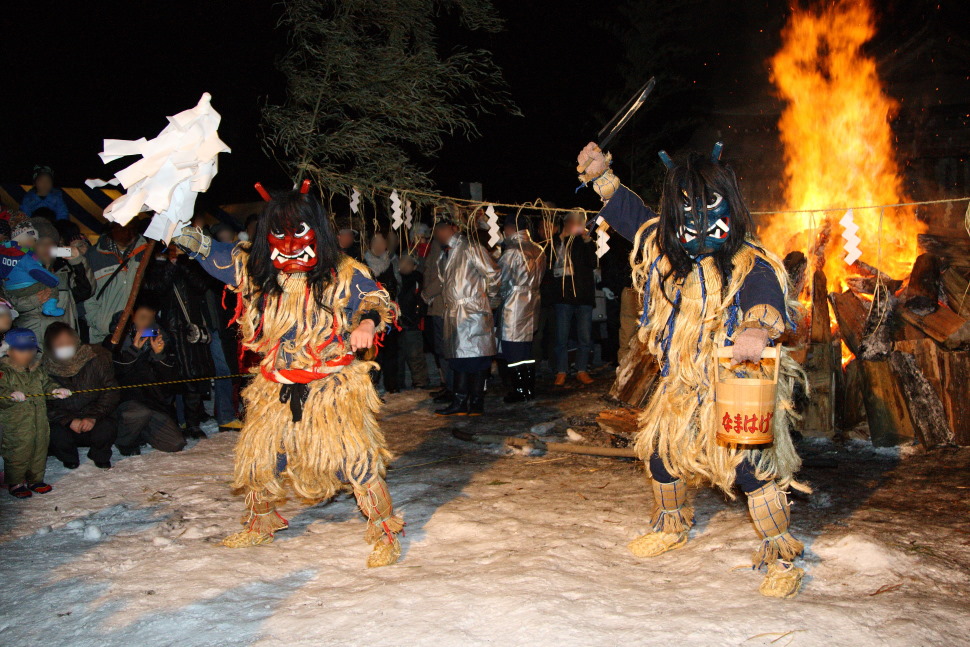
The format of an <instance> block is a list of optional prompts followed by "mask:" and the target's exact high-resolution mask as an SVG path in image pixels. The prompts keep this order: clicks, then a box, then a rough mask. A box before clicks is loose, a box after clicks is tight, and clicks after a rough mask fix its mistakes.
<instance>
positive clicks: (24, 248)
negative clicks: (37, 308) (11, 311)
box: [0, 220, 64, 317]
mask: <svg viewBox="0 0 970 647" xmlns="http://www.w3.org/2000/svg"><path fill="white" fill-rule="evenodd" d="M37 238H38V236H37V229H35V228H34V226H33V224H32V223H31V222H30V220H23V221H21V222H20V223H19V224H17V225H16V227H14V230H13V240H12V241H10V242H9V243H3V245H0V278H2V279H3V289H4V291H5V292H6V293H7V294H8V295H9V296H10V297H11V298H12V299H13V298H14V297H16V296H18V295H21V294H22V295H33V294H36V293H37V292H40V291H41V290H43V289H44V288H56V287H57V286H58V285H60V279H58V278H57V277H56V276H54V275H53V274H51V273H50V272H49V271H47V268H45V267H44V266H43V265H42V264H41V262H40V261H39V260H37V255H36V254H35V253H34V250H33V247H34V245H36V244H37ZM14 300H16V299H14ZM42 312H43V313H44V314H45V315H47V316H48V317H60V316H62V315H63V314H64V310H63V309H62V308H59V307H57V297H54V296H52V297H50V298H49V299H47V300H46V301H45V302H44V306H43V309H42Z"/></svg>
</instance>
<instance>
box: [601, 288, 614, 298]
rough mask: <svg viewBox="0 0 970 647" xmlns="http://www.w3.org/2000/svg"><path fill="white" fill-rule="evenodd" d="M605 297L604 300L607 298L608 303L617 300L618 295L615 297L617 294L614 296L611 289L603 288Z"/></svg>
mask: <svg viewBox="0 0 970 647" xmlns="http://www.w3.org/2000/svg"><path fill="white" fill-rule="evenodd" d="M603 297H604V298H605V299H606V300H607V301H612V300H613V299H615V298H616V295H615V294H613V290H611V289H609V288H603Z"/></svg>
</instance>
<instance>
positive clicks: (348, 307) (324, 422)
mask: <svg viewBox="0 0 970 647" xmlns="http://www.w3.org/2000/svg"><path fill="white" fill-rule="evenodd" d="M308 188H309V184H308V183H304V185H303V187H302V188H301V190H299V191H290V192H286V193H282V194H277V195H274V196H270V195H269V193H267V192H266V191H265V190H264V189H263V188H262V187H261V186H259V185H257V189H259V190H260V192H261V193H262V194H263V197H264V199H266V200H267V201H268V204H267V205H266V209H265V211H264V212H263V214H262V215H261V216H260V218H259V223H258V225H257V227H256V235H255V236H254V238H253V240H252V241H251V242H244V243H238V244H233V243H221V242H219V241H215V240H212V239H210V238H209V237H208V236H206V235H204V234H203V233H202V230H201V229H197V228H191V227H187V228H185V229H183V230H182V232H181V234H179V235H178V236H177V237H176V238H175V239H174V242H175V243H176V244H177V245H178V246H179V247H180V248H181V249H183V250H184V251H186V252H187V253H188V254H189V255H190V256H191V257H192V258H194V259H196V260H197V261H198V262H199V263H201V265H202V267H204V268H205V269H206V271H207V272H209V274H211V275H212V276H214V277H215V278H217V279H219V280H221V281H222V282H223V283H225V284H226V285H227V286H229V288H231V289H233V290H235V291H236V292H238V294H239V299H238V304H239V305H238V309H237V311H236V318H237V320H238V321H239V324H240V331H241V335H242V340H241V341H242V345H243V347H244V348H245V349H246V350H250V351H253V352H255V353H257V354H259V355H260V356H261V361H260V364H259V368H258V370H257V371H256V373H255V375H254V376H253V379H252V381H251V382H250V383H249V384H248V385H247V386H246V387H245V389H244V390H243V392H242V397H243V400H244V401H245V404H246V416H245V420H244V422H243V427H242V430H241V432H240V436H239V442H238V443H237V445H236V460H235V475H234V479H233V488H234V489H235V490H236V491H237V492H239V493H241V494H244V495H245V497H246V507H247V510H246V514H245V516H244V518H243V529H242V530H241V531H240V532H237V533H234V534H232V535H230V536H229V537H227V538H226V539H225V540H223V544H224V545H226V546H229V547H232V548H241V547H245V546H255V545H259V544H265V543H269V542H271V541H273V536H274V534H275V533H276V532H277V531H279V530H282V529H285V528H286V527H287V522H286V520H285V519H283V517H281V516H280V515H279V513H278V512H277V511H276V509H277V507H278V506H279V505H280V504H281V503H282V502H283V501H285V499H286V496H287V490H288V489H289V490H292V491H293V492H294V493H295V494H296V496H297V497H298V498H299V499H301V500H302V501H303V502H304V503H307V504H311V505H312V504H314V503H317V502H320V501H325V500H327V499H329V498H331V497H333V496H334V495H335V494H336V493H337V492H338V491H340V490H341V489H344V488H348V489H351V490H352V491H353V493H354V495H355V496H356V497H357V503H358V505H359V506H360V509H361V512H363V514H364V516H365V517H367V532H366V534H365V540H366V541H367V543H369V544H372V545H373V549H372V552H371V554H370V556H369V558H368V560H367V565H368V566H371V567H374V566H387V565H390V564H393V563H395V562H396V561H397V560H398V558H399V557H400V555H401V545H400V543H399V541H398V537H397V536H398V534H399V533H400V532H401V531H402V529H403V525H404V523H403V521H402V520H401V518H400V517H399V516H396V515H395V514H394V511H393V507H392V504H391V497H390V494H389V493H388V490H387V485H386V484H385V482H384V474H385V471H386V463H387V460H388V459H389V457H390V453H389V452H388V450H387V446H386V442H385V440H384V435H383V434H382V433H381V430H380V428H379V426H378V424H377V411H378V408H379V407H380V398H379V397H378V395H377V392H376V391H375V390H374V385H373V383H372V381H371V377H370V372H371V370H372V369H373V368H376V364H375V363H373V362H369V361H363V360H361V359H360V358H359V357H358V356H357V351H359V350H363V349H368V348H371V347H372V346H373V344H374V338H375V336H376V335H379V334H380V333H381V332H382V331H384V330H385V329H386V327H387V326H388V325H390V324H391V322H392V319H393V311H392V304H391V300H390V296H389V295H388V292H387V291H386V290H384V289H383V288H381V287H380V285H378V284H377V283H376V282H375V281H374V280H373V279H372V278H371V276H370V274H369V272H368V270H367V268H366V267H365V266H364V265H361V264H360V263H358V262H356V261H354V260H353V259H351V258H350V257H348V256H347V255H345V254H343V253H342V252H341V251H340V248H339V246H338V244H337V239H336V236H335V234H334V231H333V227H332V225H331V223H330V220H329V218H328V216H327V212H326V211H325V210H324V208H323V206H322V205H321V204H320V201H319V200H318V199H317V198H316V197H315V196H313V195H312V194H310V193H308Z"/></svg>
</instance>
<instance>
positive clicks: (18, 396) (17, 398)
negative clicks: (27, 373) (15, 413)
mask: <svg viewBox="0 0 970 647" xmlns="http://www.w3.org/2000/svg"><path fill="white" fill-rule="evenodd" d="M10 399H11V400H13V401H14V402H24V401H26V400H27V396H26V395H24V392H23V391H14V392H13V393H11V394H10Z"/></svg>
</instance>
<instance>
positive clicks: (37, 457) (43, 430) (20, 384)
mask: <svg viewBox="0 0 970 647" xmlns="http://www.w3.org/2000/svg"><path fill="white" fill-rule="evenodd" d="M4 341H6V343H7V345H8V346H9V349H8V351H7V356H6V357H3V358H0V396H3V397H2V398H0V424H2V425H3V430H4V431H3V444H2V447H0V455H2V456H3V466H4V481H5V483H6V484H7V485H8V486H9V488H10V494H12V495H13V496H15V497H17V498H18V499H26V498H28V497H30V496H31V495H32V493H33V492H36V493H38V494H46V493H48V492H50V491H51V489H53V488H51V486H50V485H48V484H47V483H45V482H44V472H45V471H46V469H47V444H48V441H49V439H50V426H49V425H48V423H47V403H46V398H44V397H27V396H28V394H30V395H34V394H41V393H51V394H53V397H55V398H58V399H64V398H66V397H68V396H69V395H71V392H70V391H69V390H68V389H62V388H58V386H57V383H56V382H55V381H54V380H53V379H51V377H50V376H49V375H48V374H47V372H46V371H45V370H44V369H43V368H42V367H41V366H40V362H39V361H38V360H37V350H38V347H37V337H36V336H35V335H34V333H33V331H31V330H27V329H26V328H14V329H12V330H10V331H9V332H8V333H7V334H6V336H5V339H4Z"/></svg>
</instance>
